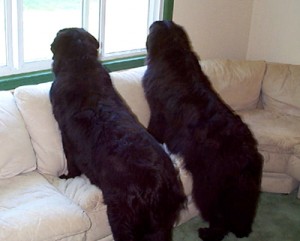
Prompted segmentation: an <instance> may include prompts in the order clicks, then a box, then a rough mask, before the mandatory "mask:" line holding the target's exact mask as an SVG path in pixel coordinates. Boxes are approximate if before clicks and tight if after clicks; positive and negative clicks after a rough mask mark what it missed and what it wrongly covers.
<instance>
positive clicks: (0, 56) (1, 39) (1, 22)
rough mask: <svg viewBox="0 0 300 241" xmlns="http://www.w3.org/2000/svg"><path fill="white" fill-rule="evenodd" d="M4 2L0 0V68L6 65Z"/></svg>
mask: <svg viewBox="0 0 300 241" xmlns="http://www.w3.org/2000/svg"><path fill="white" fill-rule="evenodd" d="M4 14H5V11H4V0H0V18H1V19H0V67H1V66H5V65H6V48H5V46H6V36H5V17H4Z"/></svg>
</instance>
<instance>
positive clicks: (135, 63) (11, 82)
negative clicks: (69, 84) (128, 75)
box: [0, 0, 174, 90]
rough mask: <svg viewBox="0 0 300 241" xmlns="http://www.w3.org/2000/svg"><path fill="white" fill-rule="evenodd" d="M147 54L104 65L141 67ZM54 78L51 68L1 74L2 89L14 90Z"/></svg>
mask: <svg viewBox="0 0 300 241" xmlns="http://www.w3.org/2000/svg"><path fill="white" fill-rule="evenodd" d="M173 8H174V0H164V6H163V19H164V20H172V16H173ZM145 58H146V56H145V55H141V56H135V57H128V58H118V59H114V60H109V61H103V62H102V63H103V65H104V66H105V67H106V69H107V70H108V71H109V72H112V71H118V70H123V69H129V68H135V67H140V66H143V65H144V64H145ZM53 78H54V76H53V74H52V71H51V69H49V70H43V71H36V72H30V73H25V74H17V75H9V76H4V77H1V76H0V90H12V89H14V88H16V87H18V86H21V85H32V84H39V83H44V82H49V81H52V80H53Z"/></svg>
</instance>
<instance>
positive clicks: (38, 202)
mask: <svg viewBox="0 0 300 241" xmlns="http://www.w3.org/2000/svg"><path fill="white" fill-rule="evenodd" d="M90 225H91V224H90V220H89V218H88V217H87V215H86V214H85V213H84V211H83V210H82V209H81V208H80V207H79V206H77V205H76V204H74V203H73V202H72V201H71V199H68V198H67V197H65V196H64V195H62V194H61V193H60V192H59V191H58V190H57V189H56V188H55V187H54V186H53V185H51V184H50V183H49V182H48V181H47V180H46V179H45V178H44V177H43V176H42V175H41V174H39V173H37V172H30V173H27V174H20V175H18V176H15V177H12V178H7V179H5V180H1V182H0V240H5V241H24V240H31V241H40V240H49V241H50V240H59V239H63V238H66V237H69V236H73V235H77V234H82V233H83V232H85V231H86V230H88V229H89V228H90ZM79 237H82V235H80V236H79ZM70 240H79V239H76V238H74V239H73V238H72V239H70ZM81 240H82V239H81Z"/></svg>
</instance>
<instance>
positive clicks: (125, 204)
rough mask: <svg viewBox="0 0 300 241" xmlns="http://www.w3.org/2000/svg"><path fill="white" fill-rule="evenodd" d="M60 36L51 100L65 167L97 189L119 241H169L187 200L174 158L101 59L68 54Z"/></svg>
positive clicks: (55, 51)
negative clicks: (139, 118)
mask: <svg viewBox="0 0 300 241" xmlns="http://www.w3.org/2000/svg"><path fill="white" fill-rule="evenodd" d="M65 31H69V30H65ZM74 31H78V30H76V29H75V30H74ZM62 34H66V33H64V32H62ZM84 34H85V33H84ZM63 37H64V36H59V35H58V37H57V38H56V43H55V41H54V43H55V44H54V46H53V52H54V63H53V72H54V73H55V80H54V82H53V85H52V88H51V91H50V99H51V103H52V105H53V113H54V116H55V118H56V120H57V121H58V124H59V127H60V130H61V134H62V139H63V144H64V150H65V153H66V157H67V159H68V169H69V171H70V170H75V172H73V173H69V175H70V176H73V175H78V174H79V173H84V174H85V175H86V176H87V177H88V178H89V179H90V180H91V182H92V183H93V184H95V185H97V186H98V187H100V189H101V190H102V192H103V197H104V202H105V204H107V214H108V218H109V222H110V225H111V229H112V232H113V236H114V239H115V240H116V241H127V240H128V241H171V240H172V238H171V237H172V227H173V224H174V222H175V221H176V219H177V217H178V214H179V211H180V209H181V208H182V207H183V205H184V202H185V197H184V194H183V191H182V186H181V184H180V182H179V180H178V176H177V172H176V170H175V168H174V166H173V164H172V162H171V160H170V159H169V157H168V155H167V154H166V153H165V152H164V151H163V149H162V148H161V147H160V145H159V144H158V143H157V142H156V140H155V139H154V138H153V137H152V136H151V135H149V133H148V132H147V131H146V130H145V129H144V128H143V127H142V125H141V124H140V123H139V122H138V121H137V118H136V117H135V115H134V114H133V113H132V112H131V111H130V109H129V108H128V107H127V105H126V104H125V103H124V101H123V100H122V98H121V97H120V96H119V95H118V93H117V92H116V91H115V90H114V88H113V86H112V83H111V79H110V76H109V75H108V73H107V71H106V70H105V69H104V68H103V67H102V65H101V64H100V63H99V62H98V60H97V57H96V56H94V55H93V54H91V55H88V56H83V57H80V55H78V53H77V54H76V50H74V51H75V53H74V57H70V56H67V57H66V56H64V48H61V50H62V51H61V52H60V51H59V50H60V47H58V46H59V45H60V44H62V43H64V41H63V40H62V39H59V38H63ZM69 37H70V36H69ZM71 37H72V36H71ZM77 38H82V36H81V34H79V36H77ZM69 39H70V38H69ZM75 40H76V39H75ZM77 41H78V40H77ZM85 41H86V42H88V41H87V40H81V43H82V42H85ZM89 42H91V43H92V42H93V41H92V40H89ZM68 44H69V45H72V43H68ZM75 45H76V44H75ZM87 46H89V44H88V45H87ZM95 47H96V45H93V44H92V48H95ZM78 48H80V46H77V49H78ZM57 49H58V50H57ZM57 51H58V52H57ZM86 51H87V52H88V51H89V50H86ZM91 53H93V51H91ZM64 58H65V59H64Z"/></svg>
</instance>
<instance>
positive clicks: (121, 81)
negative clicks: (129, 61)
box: [110, 66, 150, 127]
mask: <svg viewBox="0 0 300 241" xmlns="http://www.w3.org/2000/svg"><path fill="white" fill-rule="evenodd" d="M145 70H146V67H145V66H144V67H139V68H133V69H129V70H123V71H117V72H112V73H111V74H110V76H111V78H112V82H113V85H114V87H115V88H116V90H117V91H118V92H119V93H120V95H121V96H122V97H123V99H124V100H125V101H126V103H127V104H128V106H129V107H130V108H131V110H132V111H133V113H134V114H136V116H137V118H138V120H139V121H140V122H141V124H142V125H144V126H145V127H147V126H148V123H149V119H150V109H149V105H148V102H147V100H146V97H145V95H144V89H143V87H142V78H143V75H144V73H145Z"/></svg>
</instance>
